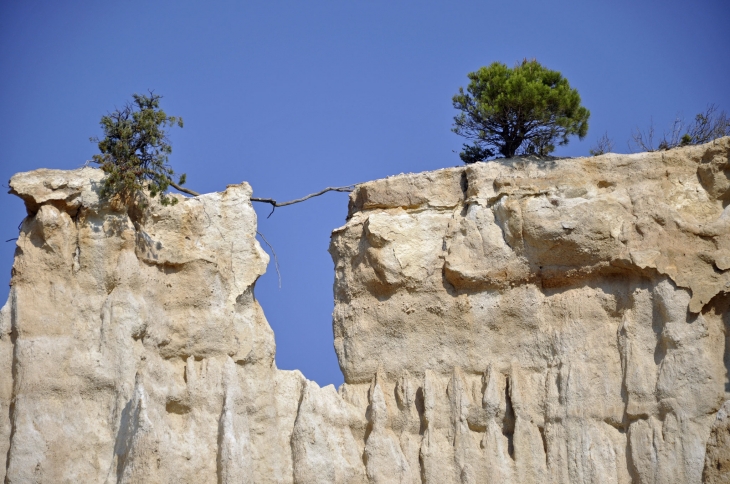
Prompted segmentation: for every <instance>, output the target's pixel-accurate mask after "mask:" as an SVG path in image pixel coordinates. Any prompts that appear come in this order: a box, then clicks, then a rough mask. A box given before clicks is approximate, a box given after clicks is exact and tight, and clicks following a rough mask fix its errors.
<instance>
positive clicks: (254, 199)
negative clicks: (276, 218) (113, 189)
mask: <svg viewBox="0 0 730 484" xmlns="http://www.w3.org/2000/svg"><path fill="white" fill-rule="evenodd" d="M170 186H171V187H173V188H174V189H175V190H178V191H180V192H183V193H187V194H188V195H192V196H194V197H197V196H198V195H200V193H198V192H194V191H193V190H190V189H188V188H184V187H181V186H180V185H178V184H177V183H175V182H174V181H172V180H170ZM354 189H355V185H347V186H344V187H327V188H325V189H324V190H320V191H318V192H316V193H310V194H309V195H307V196H305V197H302V198H297V199H296V200H289V201H288V202H277V201H276V200H274V199H273V198H258V197H251V201H252V202H260V203H268V204H271V213H270V214H269V215H268V216H267V217H266V218H269V217H271V216H272V215H273V214H274V210H276V207H286V206H287V205H293V204H295V203H299V202H303V201H305V200H309V199H310V198H313V197H318V196H320V195H323V194H325V193H327V192H351V191H353V190H354Z"/></svg>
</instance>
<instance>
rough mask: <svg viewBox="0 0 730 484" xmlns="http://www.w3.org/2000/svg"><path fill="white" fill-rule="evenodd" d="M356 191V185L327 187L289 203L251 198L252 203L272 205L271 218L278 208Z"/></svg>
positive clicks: (271, 199)
mask: <svg viewBox="0 0 730 484" xmlns="http://www.w3.org/2000/svg"><path fill="white" fill-rule="evenodd" d="M354 189H355V185H348V186H345V187H327V188H325V189H324V190H320V191H318V192H317V193H310V194H309V195H307V196H306V197H302V198H297V199H296V200H289V201H288V202H277V201H276V200H274V199H273V198H257V197H251V201H252V202H261V203H269V204H271V213H270V214H269V215H268V216H267V217H266V218H269V217H271V216H272V215H273V214H274V210H276V207H286V206H287V205H292V204H294V203H299V202H303V201H305V200H309V199H310V198H312V197H318V196H320V195H322V194H324V193H327V192H351V191H353V190H354Z"/></svg>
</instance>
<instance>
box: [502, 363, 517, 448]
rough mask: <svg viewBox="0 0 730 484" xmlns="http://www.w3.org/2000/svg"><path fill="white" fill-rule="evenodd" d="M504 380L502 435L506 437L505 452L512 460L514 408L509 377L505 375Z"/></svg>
mask: <svg viewBox="0 0 730 484" xmlns="http://www.w3.org/2000/svg"><path fill="white" fill-rule="evenodd" d="M506 380H507V384H506V385H505V386H504V398H505V402H506V404H507V409H506V410H505V412H504V418H503V419H502V435H504V436H505V437H507V452H508V453H509V456H510V457H511V458H512V460H514V458H515V445H514V436H515V410H514V408H512V398H510V396H509V377H507V378H506Z"/></svg>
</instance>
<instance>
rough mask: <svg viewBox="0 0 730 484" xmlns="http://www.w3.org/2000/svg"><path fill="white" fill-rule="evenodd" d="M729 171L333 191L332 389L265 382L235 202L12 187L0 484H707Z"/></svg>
mask: <svg viewBox="0 0 730 484" xmlns="http://www.w3.org/2000/svg"><path fill="white" fill-rule="evenodd" d="M729 155H730V138H724V139H720V140H716V141H714V142H712V143H710V144H707V145H703V146H696V147H688V148H682V149H676V150H672V151H668V152H658V153H643V154H637V155H613V154H609V155H604V156H600V157H595V158H579V159H567V160H553V161H541V160H537V159H534V160H532V159H518V160H513V161H511V162H508V163H495V162H492V163H479V164H475V165H471V166H468V167H458V168H449V169H444V170H439V171H435V172H429V173H421V174H412V175H400V176H397V177H391V178H388V179H384V180H377V181H374V182H369V183H365V184H362V185H360V186H358V188H357V190H356V191H355V192H353V194H352V196H351V200H350V214H349V217H348V221H347V224H346V225H345V226H344V227H342V228H339V229H336V230H335V231H334V232H333V237H332V244H331V247H330V251H331V253H332V256H333V259H334V261H335V273H336V274H335V291H334V292H335V311H334V315H333V320H334V321H333V327H334V337H335V349H336V351H337V354H338V358H339V361H340V366H341V368H342V370H343V372H344V375H345V380H346V383H345V384H344V385H343V386H342V387H341V388H340V389H339V391H338V392H336V391H335V390H334V388H333V387H331V386H330V387H325V388H319V387H318V386H317V385H316V384H315V383H313V382H310V381H307V380H306V379H305V378H304V377H303V376H302V375H301V374H300V373H299V372H296V371H295V372H291V371H282V370H278V369H276V367H275V365H274V352H275V346H274V339H273V334H272V332H271V329H270V327H269V325H268V323H267V322H266V319H265V317H264V315H263V312H262V310H261V308H260V307H259V305H258V303H257V302H256V300H255V297H254V294H253V287H254V284H255V281H256V279H257V278H258V277H259V276H260V275H261V274H262V273H263V272H264V270H265V267H266V264H267V262H268V257H267V255H266V254H265V253H264V252H263V251H262V250H261V248H260V247H259V245H258V243H257V242H256V239H255V233H256V217H255V213H254V211H253V209H252V208H251V204H250V200H249V198H250V195H251V189H250V187H249V186H248V185H247V184H245V183H243V184H241V185H232V186H229V187H228V188H227V189H226V191H224V192H222V193H214V194H208V195H202V196H199V197H195V198H183V197H180V203H178V204H177V205H175V206H172V207H161V206H158V205H155V204H154V203H151V204H150V205H149V206H148V207H147V208H146V209H145V210H139V211H133V212H127V211H117V210H115V209H114V208H113V207H111V206H109V205H108V204H106V203H104V202H102V201H100V200H99V197H98V188H99V182H100V180H101V176H102V175H101V173H100V172H99V171H98V170H93V169H83V170H76V171H55V170H54V171H51V170H37V171H34V172H28V173H21V174H18V175H16V176H15V177H13V179H12V180H11V188H12V190H13V192H14V193H16V194H17V195H19V196H20V197H21V198H23V200H24V201H25V203H26V207H27V209H28V217H27V218H26V219H25V221H24V223H23V225H22V227H21V234H20V237H19V240H18V242H17V245H18V248H17V251H16V257H15V264H14V267H13V278H12V282H11V284H12V287H11V292H10V297H9V300H8V303H7V304H6V305H5V306H4V307H3V309H2V312H0V365H2V366H1V367H0V368H1V371H2V372H3V374H4V375H6V377H5V378H3V379H2V381H1V382H0V412H1V413H0V465H1V464H5V465H4V466H2V467H0V468H2V469H5V473H6V477H5V479H6V482H8V483H21V482H22V483H25V482H54V483H55V482H118V483H137V482H140V483H141V482H154V483H157V482H160V483H162V482H173V481H174V482H179V483H186V482H190V483H193V482H194V483H201V482H218V483H233V482H236V483H239V482H301V483H319V482H343V483H351V482H354V483H358V482H362V483H365V482H371V483H391V482H393V483H416V482H427V483H457V482H458V483H477V482H479V483H481V482H485V483H486V482H516V483H517V482H519V483H530V482H552V483H611V482H615V483H628V482H636V483H686V482H702V481H703V480H704V481H705V482H726V481H723V479H730V449H728V443H729V442H730V423H729V422H730V420H729V419H728V417H727V415H728V412H729V411H730V407H729V406H728V405H730V403H725V402H726V401H728V400H730V381H729V380H728V368H730V341H728V334H730V332H729V331H728V330H729V329H730V310H729V308H730V294H729V293H730V208H728V206H729V202H730V164H729V162H728V158H729ZM723 405H724V406H723ZM3 460H4V462H3ZM703 473H704V474H703ZM703 476H704V477H703Z"/></svg>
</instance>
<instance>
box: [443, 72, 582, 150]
mask: <svg viewBox="0 0 730 484" xmlns="http://www.w3.org/2000/svg"><path fill="white" fill-rule="evenodd" d="M468 77H469V80H470V82H469V85H468V86H467V88H466V91H464V89H463V88H459V93H458V94H456V95H455V96H454V97H453V103H454V107H455V108H456V109H458V110H460V111H461V113H460V114H458V115H457V116H455V117H454V127H453V129H452V131H453V132H454V133H456V134H458V135H460V136H464V137H465V138H467V139H469V140H471V141H472V143H473V144H472V145H467V144H465V145H464V151H462V152H461V154H460V155H459V156H460V157H461V159H462V160H463V161H464V162H465V163H473V162H475V161H480V160H483V159H485V158H487V157H489V156H493V155H495V154H496V152H498V153H500V154H501V155H502V156H504V157H505V158H511V157H513V156H515V155H516V154H529V153H535V154H539V155H548V154H550V153H551V152H552V151H554V150H555V144H556V143H557V144H559V145H565V144H567V143H568V137H569V136H572V135H577V136H578V137H579V138H580V139H582V138H583V137H585V135H586V134H587V133H588V117H589V116H590V111H588V110H587V109H586V108H584V107H583V106H581V100H580V95H579V94H578V91H577V90H575V89H572V88H571V87H570V84H569V83H568V80H567V79H565V78H564V77H563V76H562V75H561V74H560V72H557V71H551V70H549V69H546V68H545V67H543V66H542V65H540V63H538V62H537V61H536V60H534V59H533V60H529V61H528V60H527V59H525V60H523V61H522V62H521V63H519V64H517V65H516V66H515V67H514V68H513V69H510V68H509V67H507V66H506V65H504V64H502V63H500V62H494V63H492V64H491V65H490V66H489V67H482V68H481V69H479V70H478V71H476V72H471V73H469V74H468ZM495 150H496V152H495Z"/></svg>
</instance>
